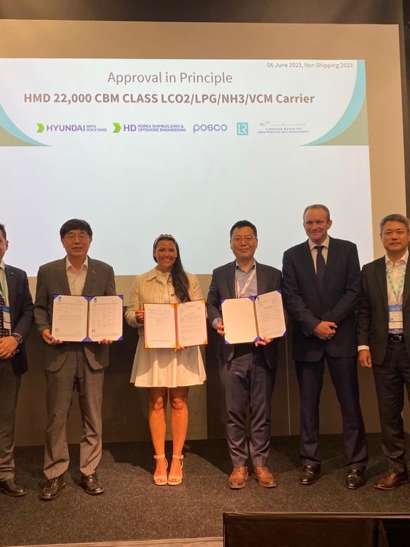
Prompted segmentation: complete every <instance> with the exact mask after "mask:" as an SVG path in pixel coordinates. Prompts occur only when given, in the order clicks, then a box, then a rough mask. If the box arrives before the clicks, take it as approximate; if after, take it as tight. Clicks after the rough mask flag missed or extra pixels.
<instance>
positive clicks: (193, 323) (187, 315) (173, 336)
mask: <svg viewBox="0 0 410 547" xmlns="http://www.w3.org/2000/svg"><path fill="white" fill-rule="evenodd" d="M207 343H208V337H207V330H206V311H205V300H194V301H192V302H183V303H180V304H144V345H145V347H146V348H148V349H150V348H151V349H153V348H176V349H177V348H185V347H188V346H200V345H202V344H207Z"/></svg>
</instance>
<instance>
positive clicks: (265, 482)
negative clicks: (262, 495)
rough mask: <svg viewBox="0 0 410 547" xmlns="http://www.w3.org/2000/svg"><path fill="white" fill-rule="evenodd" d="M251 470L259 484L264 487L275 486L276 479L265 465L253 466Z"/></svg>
mask: <svg viewBox="0 0 410 547" xmlns="http://www.w3.org/2000/svg"><path fill="white" fill-rule="evenodd" d="M253 472H254V473H255V475H256V477H255V478H256V480H257V481H258V483H259V485H260V486H263V487H265V488H275V486H276V480H275V477H274V476H273V475H272V473H271V472H270V471H269V469H268V468H267V467H254V468H253Z"/></svg>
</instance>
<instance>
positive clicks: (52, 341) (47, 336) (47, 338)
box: [42, 329, 63, 346]
mask: <svg viewBox="0 0 410 547" xmlns="http://www.w3.org/2000/svg"><path fill="white" fill-rule="evenodd" d="M42 337H43V341H44V342H45V343H46V344H48V345H49V346H57V345H58V344H62V343H63V342H62V340H57V339H56V338H53V337H52V336H51V331H50V329H44V330H43V333H42Z"/></svg>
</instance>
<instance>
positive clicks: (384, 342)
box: [357, 214, 410, 490]
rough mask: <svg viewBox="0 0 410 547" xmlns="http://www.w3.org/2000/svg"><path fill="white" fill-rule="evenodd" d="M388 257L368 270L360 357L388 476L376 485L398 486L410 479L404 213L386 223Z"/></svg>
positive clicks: (409, 319)
mask: <svg viewBox="0 0 410 547" xmlns="http://www.w3.org/2000/svg"><path fill="white" fill-rule="evenodd" d="M380 236H381V240H382V243H383V246H384V248H385V249H386V256H383V257H382V258H379V259H377V260H375V261H374V262H371V263H370V264H366V265H365V266H364V267H363V271H362V298H361V302H360V306H359V315H358V325H357V327H358V331H357V333H358V340H357V341H358V345H359V348H358V349H359V361H360V364H361V365H362V366H363V367H366V368H368V367H373V376H374V380H375V384H376V393H377V400H378V404H379V414H380V425H381V430H382V447H383V452H384V454H385V456H386V458H387V460H388V462H389V470H388V472H387V474H386V475H385V476H384V477H382V478H381V479H380V480H378V481H377V482H376V483H375V485H374V486H375V487H376V488H378V489H380V490H393V489H394V488H396V487H397V486H400V485H401V484H404V483H406V482H408V475H407V465H406V461H405V435H404V428H403V416H402V411H403V404H404V388H405V387H406V389H407V395H408V397H409V400H410V298H409V297H410V270H409V251H408V244H409V241H410V221H409V219H408V218H406V217H404V216H403V215H399V214H392V215H388V216H386V217H384V218H383V220H382V221H381V223H380Z"/></svg>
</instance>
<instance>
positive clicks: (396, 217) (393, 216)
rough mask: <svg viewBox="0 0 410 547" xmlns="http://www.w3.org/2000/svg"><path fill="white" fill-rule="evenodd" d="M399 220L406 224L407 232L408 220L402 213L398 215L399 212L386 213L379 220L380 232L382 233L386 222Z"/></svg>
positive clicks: (409, 227)
mask: <svg viewBox="0 0 410 547" xmlns="http://www.w3.org/2000/svg"><path fill="white" fill-rule="evenodd" d="M390 221H392V222H401V223H402V224H404V225H405V226H406V229H407V231H408V232H410V220H409V219H408V218H407V217H405V216H404V215H400V214H399V213H392V214H391V215H387V216H385V217H384V218H382V219H381V221H380V233H383V228H384V225H385V224H386V222H390Z"/></svg>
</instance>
